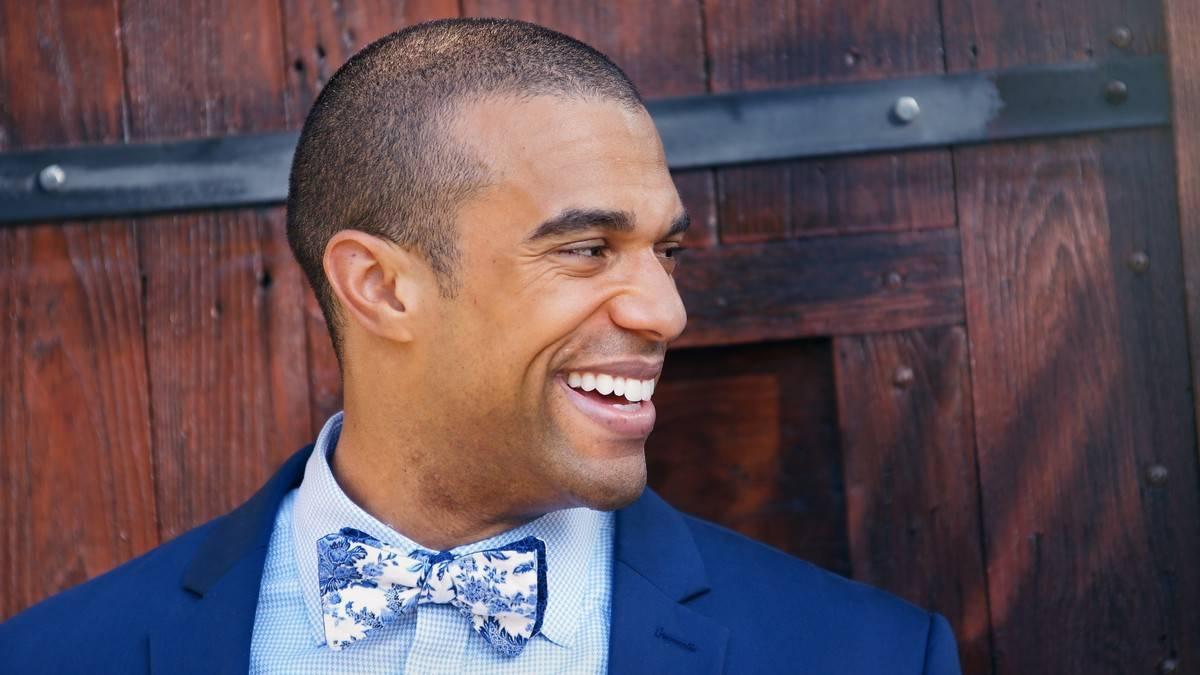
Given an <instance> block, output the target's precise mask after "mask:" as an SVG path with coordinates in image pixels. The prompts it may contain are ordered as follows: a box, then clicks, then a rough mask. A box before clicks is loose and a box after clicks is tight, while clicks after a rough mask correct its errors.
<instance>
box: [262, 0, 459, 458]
mask: <svg viewBox="0 0 1200 675" xmlns="http://www.w3.org/2000/svg"><path fill="white" fill-rule="evenodd" d="M280 6H281V11H282V13H283V22H284V23H283V42H284V49H285V50H286V54H287V62H288V69H287V72H288V78H287V111H286V116H287V124H288V126H289V127H292V128H297V129H298V128H300V127H301V126H302V125H303V124H304V118H305V117H306V116H307V115H308V110H309V108H310V107H311V106H312V103H313V101H314V100H315V99H316V97H317V94H318V93H320V91H321V87H322V86H324V84H325V82H326V81H328V80H329V78H330V77H332V76H333V74H334V72H336V71H337V69H338V68H340V67H341V65H342V64H343V63H345V62H346V59H349V58H350V57H351V56H353V55H354V54H355V52H357V51H358V50H360V49H362V48H363V47H365V46H367V45H368V44H370V43H371V42H373V41H375V40H377V39H379V38H381V37H383V36H385V35H387V34H389V33H392V32H394V31H397V30H399V29H401V28H404V27H405V26H409V25H412V24H414V23H418V22H421V21H428V20H431V19H439V18H444V17H451V16H457V15H458V1H457V0H407V1H404V0H401V1H396V0H281V3H280ZM304 328H305V333H306V342H307V344H306V348H307V367H308V378H309V397H310V399H311V406H312V430H311V433H312V435H313V437H314V438H315V437H316V434H317V433H318V432H319V431H320V428H321V426H322V425H324V423H325V420H327V419H328V418H329V416H330V415H332V414H334V413H335V412H337V411H338V410H340V409H341V408H342V378H341V371H340V370H339V368H338V364H337V357H336V356H335V354H334V352H333V345H332V343H331V342H330V339H329V329H328V326H327V325H326V324H325V317H324V315H322V314H321V308H320V306H319V305H318V304H317V300H316V298H315V297H314V296H313V294H312V290H311V289H310V288H308V285H307V283H305V290H304Z"/></svg>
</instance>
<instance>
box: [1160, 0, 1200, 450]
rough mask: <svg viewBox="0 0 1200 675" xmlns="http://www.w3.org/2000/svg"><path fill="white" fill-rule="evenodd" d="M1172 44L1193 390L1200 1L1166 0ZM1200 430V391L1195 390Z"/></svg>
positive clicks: (1199, 237) (1199, 202)
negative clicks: (1199, 2) (1197, 393)
mask: <svg viewBox="0 0 1200 675" xmlns="http://www.w3.org/2000/svg"><path fill="white" fill-rule="evenodd" d="M1164 2H1165V12H1166V26H1167V32H1168V34H1169V38H1170V45H1171V49H1170V52H1169V53H1168V55H1169V56H1170V61H1171V99H1172V106H1173V108H1172V109H1173V112H1174V124H1175V126H1174V130H1175V134H1174V138H1175V167H1176V171H1177V174H1176V178H1177V184H1178V188H1179V192H1178V195H1179V197H1178V198H1179V234H1180V240H1181V243H1182V250H1183V273H1184V289H1185V293H1186V297H1185V301H1186V302H1187V316H1188V326H1189V329H1190V330H1189V331H1188V333H1189V335H1190V337H1191V355H1192V360H1191V365H1192V391H1193V392H1194V393H1195V392H1200V116H1198V115H1197V114H1196V111H1197V110H1200V68H1198V67H1197V66H1196V64H1198V63H1200V5H1198V4H1197V3H1195V2H1191V1H1189V0H1164ZM1194 399H1195V406H1196V408H1195V410H1196V421H1197V434H1198V435H1200V395H1196V396H1194Z"/></svg>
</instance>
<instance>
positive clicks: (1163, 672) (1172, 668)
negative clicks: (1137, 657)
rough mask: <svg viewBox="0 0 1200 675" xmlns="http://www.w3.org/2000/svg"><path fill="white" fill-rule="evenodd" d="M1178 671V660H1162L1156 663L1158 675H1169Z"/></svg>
mask: <svg viewBox="0 0 1200 675" xmlns="http://www.w3.org/2000/svg"><path fill="white" fill-rule="evenodd" d="M1178 671H1179V659H1163V660H1162V661H1159V663H1158V672H1159V673H1160V675H1170V674H1171V673H1175V672H1178Z"/></svg>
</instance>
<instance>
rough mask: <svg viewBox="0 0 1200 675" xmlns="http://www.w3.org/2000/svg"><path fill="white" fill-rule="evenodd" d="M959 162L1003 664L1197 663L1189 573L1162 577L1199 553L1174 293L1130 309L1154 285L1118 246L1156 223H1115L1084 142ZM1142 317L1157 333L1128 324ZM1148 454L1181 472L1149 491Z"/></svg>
mask: <svg viewBox="0 0 1200 675" xmlns="http://www.w3.org/2000/svg"><path fill="white" fill-rule="evenodd" d="M1128 149H1130V150H1132V151H1134V152H1135V153H1136V149H1135V148H1128ZM958 166H959V176H960V179H959V186H960V189H961V192H960V208H961V211H960V218H961V227H962V229H963V256H964V267H965V281H966V286H967V314H968V320H969V325H970V329H971V345H972V356H973V362H974V364H975V369H974V377H975V382H976V394H975V401H974V403H975V408H976V418H977V420H976V425H977V433H978V444H979V454H980V459H979V461H980V473H981V476H982V484H983V506H984V523H985V528H986V530H987V533H988V536H987V539H988V542H989V547H988V548H989V550H988V575H989V580H990V585H991V604H992V613H993V618H992V621H993V625H994V626H995V640H996V654H997V664H998V669H997V672H1000V673H1029V672H1115V671H1120V670H1132V669H1134V668H1135V667H1136V668H1137V669H1141V670H1150V669H1151V668H1153V667H1154V665H1155V664H1156V663H1157V662H1158V661H1159V660H1160V659H1164V658H1168V657H1171V656H1172V655H1179V654H1181V653H1184V652H1186V656H1191V657H1193V658H1185V662H1190V661H1193V660H1196V659H1197V658H1200V654H1197V653H1196V652H1195V650H1196V648H1197V647H1196V643H1195V642H1194V641H1190V636H1194V635H1196V634H1198V633H1197V630H1200V628H1198V627H1197V621H1196V619H1197V617H1196V615H1195V607H1196V604H1195V600H1196V598H1197V595H1196V591H1195V585H1194V576H1193V575H1188V574H1186V573H1184V574H1180V575H1178V576H1176V575H1175V574H1172V573H1171V572H1170V571H1171V570H1185V569H1188V568H1189V567H1190V566H1191V564H1192V562H1193V561H1194V560H1195V558H1196V555H1197V554H1198V553H1200V536H1198V535H1200V533H1198V532H1197V529H1196V527H1195V514H1196V513H1198V512H1200V503H1197V498H1196V475H1197V470H1196V464H1195V456H1194V453H1193V450H1192V448H1193V443H1194V438H1193V437H1192V435H1191V419H1190V418H1191V407H1190V401H1189V400H1188V397H1187V382H1186V374H1185V373H1184V372H1183V371H1182V370H1180V369H1178V368H1177V367H1176V368H1172V367H1171V366H1170V365H1169V364H1168V362H1169V361H1170V360H1171V355H1172V352H1173V351H1174V353H1175V358H1176V359H1182V357H1183V354H1181V353H1179V352H1178V351H1176V350H1177V349H1178V346H1179V338H1180V337H1181V336H1182V334H1181V331H1180V329H1181V328H1182V324H1181V319H1182V318H1181V317H1180V316H1179V307H1178V304H1177V303H1178V298H1179V296H1178V294H1177V293H1176V294H1173V296H1174V300H1175V303H1176V305H1175V307H1174V308H1173V309H1172V308H1170V307H1168V306H1167V305H1169V304H1170V298H1164V299H1163V301H1162V302H1161V303H1155V304H1152V305H1151V306H1150V307H1146V308H1142V309H1138V308H1135V307H1131V306H1130V305H1129V304H1128V302H1129V299H1130V297H1131V294H1135V295H1146V294H1149V293H1152V292H1153V291H1152V290H1151V289H1142V290H1137V289H1130V288H1128V286H1129V285H1130V284H1135V283H1144V282H1140V281H1138V280H1136V279H1133V278H1132V276H1133V273H1132V272H1131V271H1130V270H1129V269H1128V268H1126V267H1125V265H1124V259H1125V257H1124V256H1120V257H1117V256H1114V255H1113V252H1114V248H1123V247H1120V246H1119V245H1118V244H1117V242H1118V241H1119V240H1120V239H1121V238H1122V237H1130V236H1138V237H1144V238H1147V239H1150V238H1156V233H1155V228H1163V223H1162V222H1161V221H1159V222H1152V221H1148V220H1146V219H1144V218H1135V219H1133V220H1130V219H1129V218H1128V217H1124V218H1122V219H1121V221H1120V222H1118V221H1116V220H1114V221H1112V222H1111V223H1110V221H1109V212H1108V210H1107V205H1106V194H1105V176H1104V168H1103V167H1102V166H1101V160H1100V156H1099V152H1098V150H1097V148H1096V145H1095V143H1094V142H1092V141H1088V140H1066V141H1058V142H1053V143H1039V144H1030V145H1020V146H1005V147H997V148H988V149H978V150H970V151H964V152H962V153H960V154H959V155H958ZM1113 188H1114V189H1116V188H1117V185H1116V184H1114V185H1113ZM1142 199H1144V197H1139V201H1141V200H1142ZM1126 206H1127V207H1128V206H1130V205H1128V204H1127V205H1126ZM1126 211H1127V212H1128V211H1129V209H1128V208H1126ZM1130 215H1143V214H1138V213H1136V210H1135V212H1134V213H1132V214H1130ZM1170 225H1173V223H1168V227H1167V228H1166V229H1167V230H1168V231H1171V230H1173V227H1170ZM1121 228H1129V229H1130V230H1131V231H1132V232H1135V233H1136V234H1132V233H1130V234H1125V235H1114V233H1115V232H1117V231H1118V230H1119V229H1121ZM1176 250H1177V249H1176ZM1164 255H1168V256H1169V254H1164ZM1164 267H1166V268H1167V270H1169V269H1170V265H1169V264H1167V265H1164ZM1176 269H1178V267H1177V266H1176ZM1167 270H1164V271H1167ZM1154 273H1155V274H1157V273H1158V271H1157V270H1155V272H1154ZM1159 283H1166V282H1165V281H1160V282H1159ZM1177 290H1178V289H1177ZM1150 312H1161V313H1160V314H1158V319H1157V321H1159V322H1165V323H1166V325H1165V326H1162V327H1164V328H1166V329H1168V330H1167V332H1165V333H1161V334H1153V333H1152V331H1151V330H1150V329H1149V327H1141V326H1138V325H1137V324H1136V322H1137V320H1138V319H1139V318H1142V319H1144V318H1145V313H1150ZM1172 315H1174V318H1173V319H1172V318H1171V317H1172ZM1172 324H1174V325H1172ZM1160 326H1161V324H1160ZM1172 333H1174V334H1172ZM1177 362H1178V361H1177ZM1156 365H1158V366H1159V368H1158V369H1156V368H1155V366H1156ZM1156 379H1157V380H1158V382H1155V381H1154V380H1156ZM1185 422H1186V423H1185ZM1154 463H1161V464H1164V466H1166V467H1167V468H1168V470H1169V471H1170V473H1171V475H1172V476H1177V477H1178V478H1179V480H1178V481H1175V480H1172V482H1171V484H1170V488H1169V489H1166V490H1164V489H1162V488H1156V487H1153V486H1148V485H1145V484H1143V476H1144V475H1145V473H1146V471H1147V470H1148V469H1149V467H1150V466H1151V465H1152V464H1154ZM1182 523H1187V525H1182ZM1181 605H1182V606H1181ZM1038 626H1059V627H1062V628H1061V629H1060V630H1057V631H1054V632H1053V633H1051V632H1048V631H1046V630H1042V629H1039V628H1038ZM1097 635H1112V636H1116V635H1120V636H1121V637H1120V639H1119V641H1117V642H1112V641H1107V640H1106V641H1099V640H1096V639H1095V636H1097Z"/></svg>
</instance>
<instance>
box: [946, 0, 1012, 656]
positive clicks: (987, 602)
mask: <svg viewBox="0 0 1200 675" xmlns="http://www.w3.org/2000/svg"><path fill="white" fill-rule="evenodd" d="M937 11H938V24H939V30H938V35H939V36H940V37H941V43H942V73H943V74H946V73H949V72H950V46H949V44H948V43H947V40H946V1H945V0H937ZM947 154H948V155H949V156H950V194H951V196H952V198H953V199H954V209H953V214H952V215H953V218H954V229H956V230H958V239H959V247H958V269H959V278H961V279H962V280H963V303H964V305H963V320H962V324H960V325H961V326H962V330H963V335H964V337H965V339H966V349H967V362H966V364H965V368H966V371H967V390H968V391H967V393H968V396H969V400H970V402H971V446H972V447H971V454H972V455H973V456H974V458H975V475H974V479H975V520H976V527H978V529H979V537H978V541H979V560H980V562H981V564H982V568H983V569H982V570H980V571H981V573H982V578H983V588H982V589H981V590H982V591H983V607H984V612H985V617H986V619H987V653H988V664H989V667H990V668H991V671H990V672H991V673H993V674H994V673H996V672H998V670H999V663H998V662H997V657H996V628H995V624H994V622H993V616H992V582H991V579H990V578H989V565H988V541H987V525H986V519H985V518H984V510H983V509H984V503H983V473H982V470H981V469H980V457H979V419H978V415H979V412H978V411H979V406H978V401H977V400H976V398H975V344H974V342H973V341H972V340H971V326H970V315H969V314H968V313H967V311H966V293H967V288H966V261H964V260H963V250H964V248H963V245H964V242H963V238H964V236H965V235H964V233H963V229H962V217H961V215H960V214H961V207H960V204H959V190H958V152H957V151H956V150H955V149H954V148H953V147H951V148H947Z"/></svg>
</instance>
